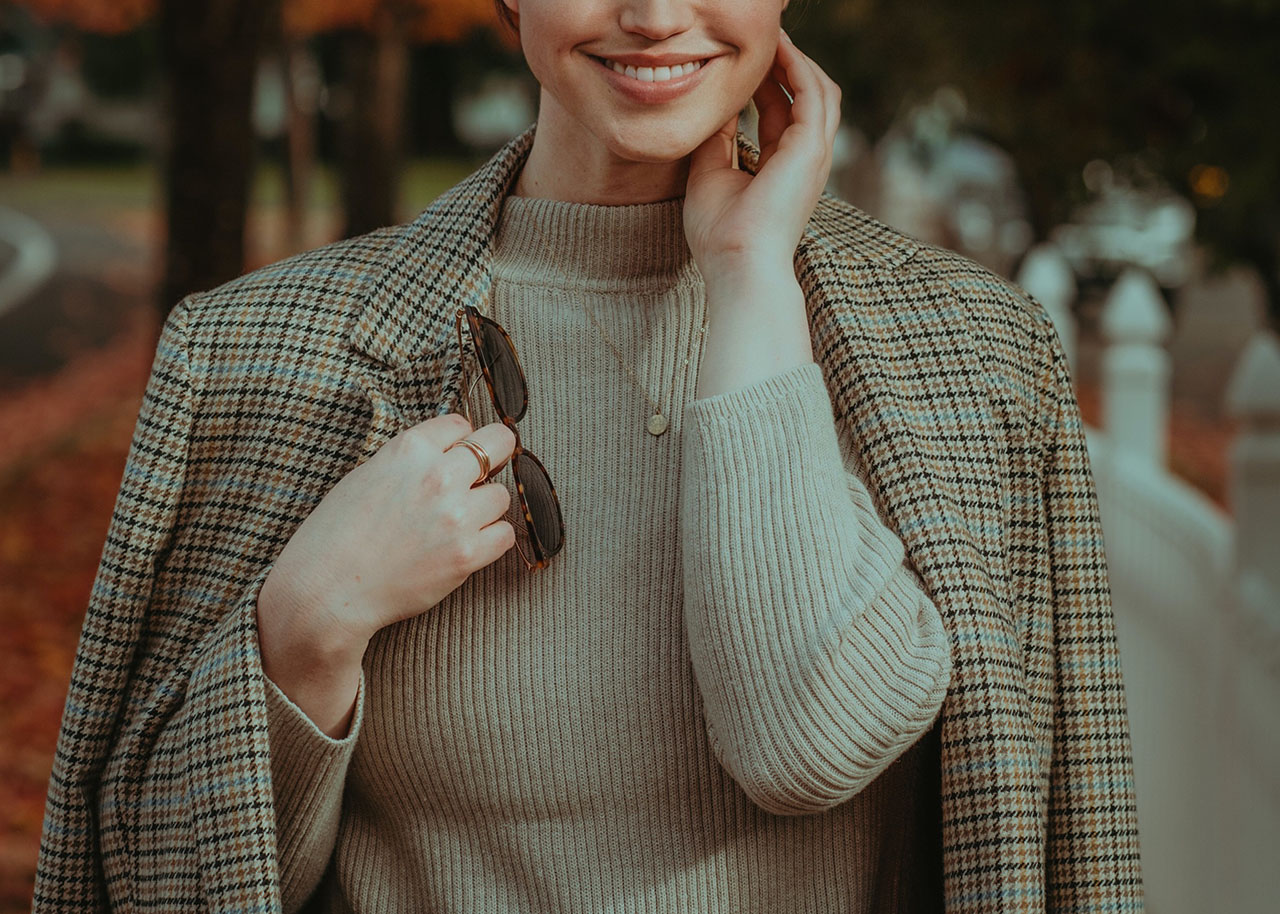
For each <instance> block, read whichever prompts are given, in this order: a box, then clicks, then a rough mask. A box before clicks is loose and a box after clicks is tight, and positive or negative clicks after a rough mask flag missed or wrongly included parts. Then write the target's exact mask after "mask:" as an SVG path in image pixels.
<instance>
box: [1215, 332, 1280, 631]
mask: <svg viewBox="0 0 1280 914" xmlns="http://www.w3.org/2000/svg"><path fill="white" fill-rule="evenodd" d="M1227 408H1228V409H1229V410H1230V412H1231V415H1232V416H1234V417H1235V418H1236V419H1238V420H1239V422H1240V427H1239V431H1238V432H1237V434H1236V440H1235V443H1234V445H1233V446H1232V449H1231V510H1232V514H1233V515H1234V516H1235V522H1236V567H1237V569H1239V572H1240V573H1242V574H1247V575H1249V576H1251V577H1253V576H1256V579H1257V580H1258V582H1259V583H1260V584H1262V585H1263V586H1264V587H1265V588H1266V589H1267V590H1268V591H1269V592H1270V593H1271V594H1272V595H1273V597H1274V598H1276V599H1280V341H1277V339H1276V337H1275V335H1274V334H1272V333H1268V332H1262V333H1258V334H1257V335H1256V336H1254V338H1253V340H1252V341H1251V342H1250V343H1249V345H1248V347H1246V349H1245V351H1244V354H1243V355H1242V356H1241V357H1240V364H1239V367H1238V368H1237V369H1236V371H1235V374H1234V375H1232V378H1231V385H1230V387H1229V388H1228V390H1227ZM1275 612H1276V618H1275V620H1274V622H1275V623H1276V625H1277V626H1280V607H1278V608H1275Z"/></svg>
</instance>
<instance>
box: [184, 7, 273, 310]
mask: <svg viewBox="0 0 1280 914" xmlns="http://www.w3.org/2000/svg"><path fill="white" fill-rule="evenodd" d="M272 15H279V5H278V3H277V2H272V0H268V2H264V0H200V2H194V0H162V4H161V12H160V29H161V43H162V47H163V49H164V51H163V53H164V67H165V73H166V76H167V78H168V86H169V109H170V110H169V122H170V134H169V149H168V162H167V164H166V169H165V184H166V190H167V197H168V218H169V226H168V251H167V254H166V262H165V276H164V283H163V286H162V293H161V295H162V297H161V300H160V307H161V310H162V311H163V312H165V313H167V312H168V311H169V309H170V308H172V307H173V306H174V305H175V304H177V302H178V301H180V300H181V299H182V297H183V296H185V295H187V294H189V293H191V292H196V291H200V290H203V289H209V288H212V287H214V286H217V285H219V284H221V283H224V282H226V281H227V280H229V279H234V278H235V277H236V276H239V275H240V274H241V272H243V270H244V247H245V216H246V212H247V209H248V201H249V190H250V186H251V182H252V177H253V163H254V147H255V137H254V132H253V119H252V105H253V87H254V77H255V75H256V71H257V63H258V56H259V53H260V51H261V47H262V42H263V40H264V38H265V35H266V31H267V24H268V22H269V21H270V17H271V16H272Z"/></svg>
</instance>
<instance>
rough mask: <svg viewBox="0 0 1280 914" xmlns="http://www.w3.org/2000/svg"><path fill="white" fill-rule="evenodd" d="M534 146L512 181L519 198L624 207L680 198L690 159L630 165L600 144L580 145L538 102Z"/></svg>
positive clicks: (578, 134) (544, 98) (546, 108)
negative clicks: (538, 110)
mask: <svg viewBox="0 0 1280 914" xmlns="http://www.w3.org/2000/svg"><path fill="white" fill-rule="evenodd" d="M542 102H543V104H542V108H541V109H540V114H539V117H538V128H537V131H536V133H535V134H534V137H533V147H532V148H531V149H530V150H529V157H528V159H527V160H526V161H525V164H524V169H523V170H522V171H521V172H520V178H519V180H518V181H517V182H516V186H515V189H514V193H515V195H516V196H520V197H540V198H543V199H548V200H562V201H564V202H566V203H595V204H599V205H604V206H625V205H628V204H635V203H656V202H658V201H660V200H673V199H675V198H677V197H683V196H684V193H685V186H686V184H687V183H688V180H689V157H688V156H685V157H683V158H680V159H677V160H675V161H672V162H634V161H630V160H627V159H623V158H620V157H619V156H617V155H616V154H614V153H613V152H611V151H610V150H609V149H608V148H607V147H605V146H604V144H602V143H593V144H583V143H582V142H581V140H580V139H577V137H580V133H571V132H570V131H568V130H566V129H564V125H563V119H562V118H560V117H556V116H555V114H554V112H551V111H549V110H548V99H547V98H546V96H545V93H544V97H543V100H542Z"/></svg>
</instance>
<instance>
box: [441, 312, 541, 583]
mask: <svg viewBox="0 0 1280 914" xmlns="http://www.w3.org/2000/svg"><path fill="white" fill-rule="evenodd" d="M464 324H465V325H466V327H467V329H468V330H469V331H470V333H471V350H470V351H471V352H472V353H474V355H475V360H476V362H477V363H478V364H479V365H480V375H481V377H483V378H484V382H485V384H486V385H487V386H488V388H489V396H490V397H491V398H492V399H493V408H494V410H496V411H497V413H498V418H499V419H500V420H502V424H503V425H505V426H506V427H507V428H509V429H511V432H512V434H514V435H515V436H516V446H515V450H514V451H512V453H511V475H512V476H513V477H514V478H515V482H516V496H517V498H518V499H519V502H520V509H521V511H522V512H523V513H524V543H522V542H521V537H520V536H519V535H517V536H516V549H517V550H518V551H519V553H520V558H522V559H524V563H525V566H526V567H527V568H528V569H529V570H530V571H537V570H538V569H540V568H545V567H546V566H547V564H548V563H549V562H550V561H551V559H552V558H553V557H554V556H555V555H556V553H558V552H559V551H560V550H561V548H562V547H563V546H564V518H563V517H562V516H561V514H560V499H559V497H558V496H557V495H556V489H555V486H553V485H552V484H551V477H550V476H548V475H547V470H546V467H544V466H543V465H542V461H540V460H539V459H538V458H537V457H535V456H533V454H531V453H529V452H528V451H526V450H525V449H524V447H523V446H522V445H521V443H520V432H519V430H518V429H517V428H516V423H517V422H519V421H520V420H521V419H522V418H524V414H525V410H527V409H528V408H529V386H528V384H526V383H525V379H524V370H523V369H522V368H521V367H520V360H519V359H518V358H517V357H516V350H515V347H514V346H512V345H511V337H510V336H508V335H507V331H505V330H503V329H502V327H501V325H499V324H498V323H497V322H496V321H493V320H490V319H489V318H487V317H485V316H484V315H483V314H481V313H480V312H479V311H477V310H476V309H475V308H473V307H471V306H470V305H467V306H466V307H463V308H459V309H458V314H457V330H458V352H459V353H460V354H462V353H465V352H467V349H466V347H465V346H464V345H463V342H462V328H463V325H464ZM466 366H467V359H466V358H463V359H462V373H463V385H464V387H465V389H466V395H465V396H464V397H463V400H462V404H463V409H464V410H465V411H466V414H467V421H468V422H471V409H470V399H471V391H472V389H473V388H474V387H475V384H476V382H477V381H479V378H475V379H472V378H470V374H469V372H468V371H467V367H466ZM473 425H474V423H473ZM513 526H515V528H516V530H517V531H520V529H521V528H520V525H518V524H514V523H513ZM525 544H527V551H526V545H525Z"/></svg>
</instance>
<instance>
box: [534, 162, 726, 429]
mask: <svg viewBox="0 0 1280 914" xmlns="http://www.w3.org/2000/svg"><path fill="white" fill-rule="evenodd" d="M735 152H736V149H735ZM521 176H522V177H523V172H521ZM516 186H517V188H519V187H520V185H519V182H518V181H517V185H516ZM533 228H534V232H535V233H536V234H537V235H538V237H539V238H540V239H541V240H542V241H543V242H544V243H546V244H548V246H550V242H549V241H548V240H547V237H546V235H545V234H544V233H543V231H542V227H541V226H540V225H538V224H537V222H534V223H533ZM583 310H584V311H586V312H587V317H589V318H590V319H591V323H593V324H595V328H596V331H597V332H598V333H599V334H600V338H601V339H603V340H604V341H605V343H606V344H607V345H608V347H609V349H610V350H611V351H612V352H613V357H614V358H615V359H617V361H618V364H619V365H621V366H622V368H623V370H624V371H626V373H627V376H628V377H629V378H630V379H631V383H633V384H634V385H635V386H636V389H638V390H639V391H640V392H641V393H642V394H644V398H645V399H646V400H648V401H649V405H650V406H652V407H653V415H652V416H650V417H649V421H648V423H647V424H646V426H645V427H646V428H647V429H648V430H649V434H651V435H653V436H654V437H657V436H659V435H661V434H663V433H664V432H665V431H666V430H667V429H668V428H669V427H670V425H671V420H670V418H669V417H668V416H666V415H665V414H664V413H663V412H662V407H661V406H660V405H659V404H658V401H657V400H656V399H655V398H654V396H653V395H652V394H650V393H649V389H648V388H647V387H645V386H644V384H642V383H641V382H640V379H639V378H638V377H637V376H636V373H635V372H634V371H633V370H632V368H631V366H630V365H629V364H627V360H626V359H625V358H624V357H623V355H622V350H621V349H619V348H618V346H617V344H615V343H614V341H613V340H611V339H610V338H609V334H607V333H605V332H604V327H602V326H601V324H600V321H599V320H597V319H596V316H595V313H594V309H592V308H591V306H590V305H589V304H586V303H584V306H583ZM710 323H711V320H710V314H708V313H705V312H704V314H703V318H702V326H701V327H700V328H699V330H698V347H697V351H698V354H699V355H701V353H702V348H703V346H704V345H705V343H706V338H707V328H708V327H709V326H710ZM692 359H693V354H692V353H690V354H689V355H688V356H686V357H685V359H684V362H683V363H682V364H681V368H682V370H685V371H687V370H688V368H689V362H690V361H692ZM671 396H672V398H673V400H674V397H675V386H674V383H673V385H672V391H671ZM674 406H675V404H674V402H673V403H672V407H673V408H674Z"/></svg>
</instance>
